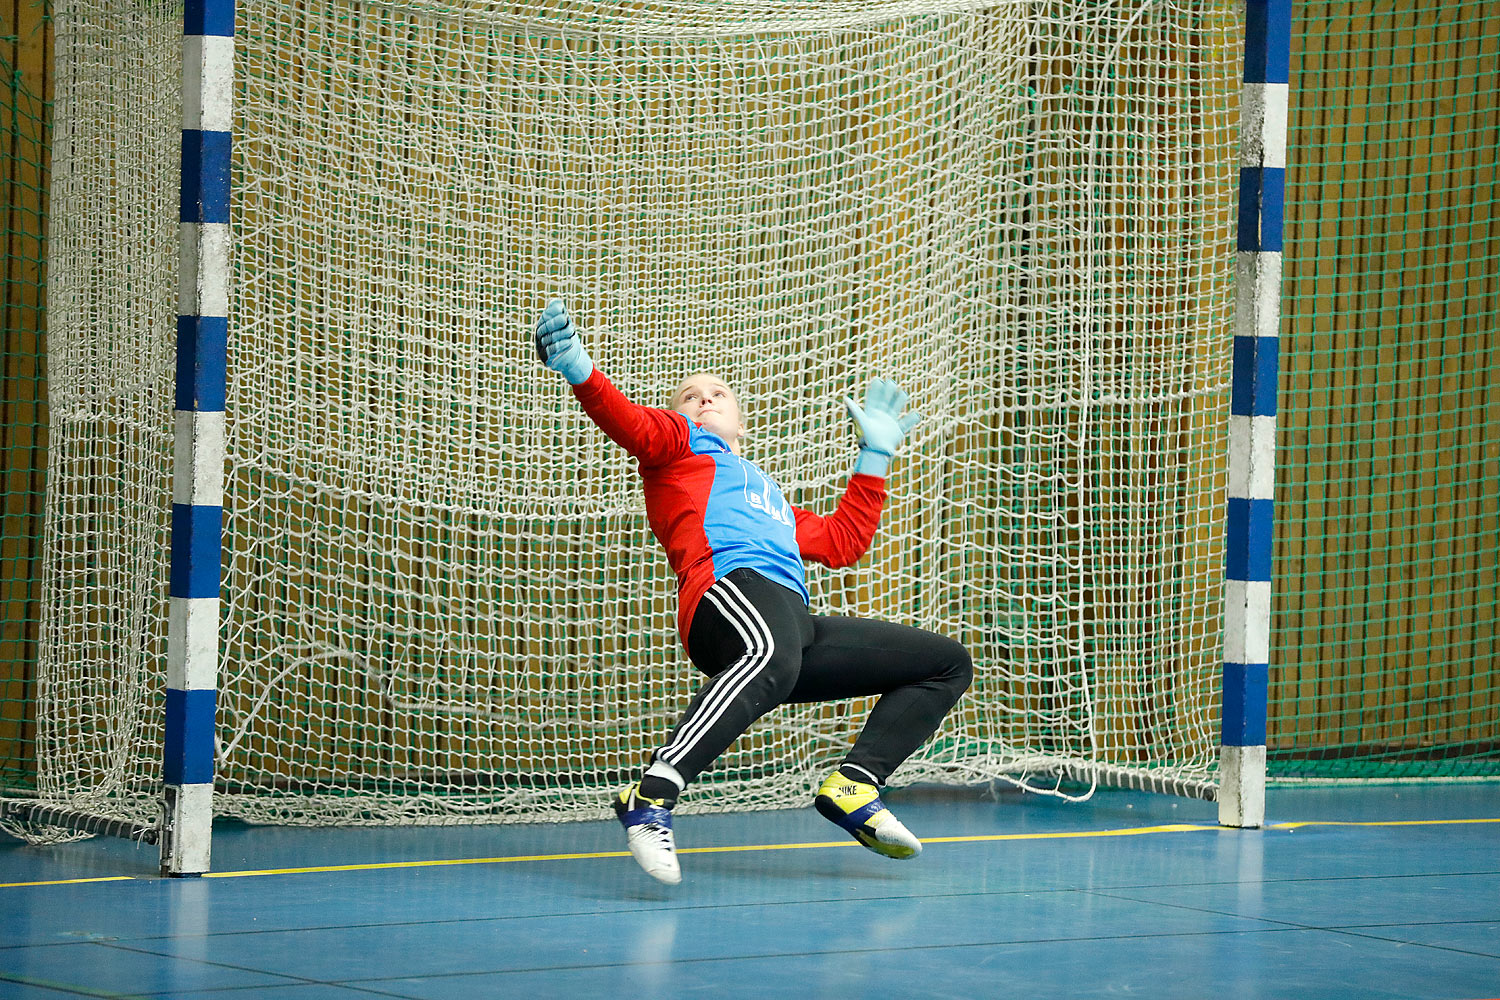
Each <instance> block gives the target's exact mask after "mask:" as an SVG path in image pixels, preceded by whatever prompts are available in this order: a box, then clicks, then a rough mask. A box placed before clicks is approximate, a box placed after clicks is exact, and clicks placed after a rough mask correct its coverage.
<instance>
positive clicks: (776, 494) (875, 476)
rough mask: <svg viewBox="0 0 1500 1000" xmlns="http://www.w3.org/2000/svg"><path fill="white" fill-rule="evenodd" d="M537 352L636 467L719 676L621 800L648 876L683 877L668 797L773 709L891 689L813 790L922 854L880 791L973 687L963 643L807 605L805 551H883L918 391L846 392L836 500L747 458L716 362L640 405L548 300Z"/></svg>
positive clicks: (897, 847) (685, 634) (704, 664)
mask: <svg viewBox="0 0 1500 1000" xmlns="http://www.w3.org/2000/svg"><path fill="white" fill-rule="evenodd" d="M536 349H537V353H538V355H539V356H540V357H541V359H542V360H543V361H544V362H545V363H546V365H547V367H548V368H551V369H553V370H555V371H557V372H560V373H561V374H562V375H563V377H564V378H566V379H567V380H568V382H569V383H570V384H571V385H572V386H573V394H574V395H575V396H576V397H577V398H578V401H579V402H580V403H581V404H582V405H583V408H584V410H585V411H586V412H587V413H588V415H589V416H590V417H591V418H592V419H593V421H594V422H595V423H596V424H598V425H599V427H600V428H601V429H603V431H604V432H605V433H606V434H608V435H609V436H610V438H612V439H613V440H614V441H615V442H616V443H617V444H619V445H620V446H621V447H622V448H624V449H625V450H626V451H628V452H629V453H630V454H631V455H633V456H634V457H635V458H636V459H637V460H638V462H639V463H640V473H641V479H642V481H643V485H644V488H645V496H646V514H647V517H648V518H649V520H650V522H651V530H652V531H653V532H655V534H656V537H657V540H658V541H660V542H661V544H662V546H663V547H664V548H665V549H666V551H667V558H668V561H669V562H670V563H671V565H672V569H673V570H674V571H675V572H676V574H677V594H678V629H679V633H680V635H681V638H682V640H683V644H684V645H685V647H686V648H687V652H688V655H689V657H691V658H692V661H693V663H694V665H695V666H696V667H697V668H698V669H699V670H701V671H702V672H703V673H704V674H706V675H707V676H708V678H709V679H708V681H707V682H706V683H705V684H704V685H703V687H702V688H700V689H699V690H698V692H697V694H696V695H694V697H693V699H692V701H691V702H690V703H689V704H688V706H687V709H686V710H685V711H684V712H683V713H682V717H681V718H680V719H679V720H678V721H677V725H676V726H675V727H674V728H673V729H672V732H671V734H670V735H669V736H668V737H667V740H666V742H665V743H664V744H662V745H661V746H660V747H659V748H657V750H656V752H655V753H654V754H653V755H652V757H651V763H650V764H649V766H648V767H647V768H646V769H645V773H644V774H643V775H642V776H641V778H640V780H639V781H638V782H636V783H635V784H633V785H631V786H630V787H628V788H626V789H624V790H623V791H621V792H620V793H619V795H617V796H616V798H615V801H614V807H615V812H616V813H617V814H618V815H619V817H620V822H621V823H622V824H623V825H624V826H625V830H626V835H627V840H628V842H629V846H630V852H631V854H632V855H633V856H634V857H635V859H636V861H637V862H639V864H640V866H641V867H642V868H644V869H645V870H646V872H647V873H648V874H650V875H651V876H653V877H654V878H657V879H659V880H661V881H662V882H667V883H676V882H679V881H681V879H682V874H681V870H680V868H679V866H678V862H677V853H676V846H675V843H674V841H673V836H672V812H671V810H672V807H673V806H674V805H676V803H677V798H678V796H679V795H680V794H682V792H683V790H684V789H685V788H686V787H687V786H688V784H690V783H691V782H692V781H693V779H694V778H696V777H697V776H698V775H699V774H700V773H702V772H703V771H704V770H705V769H707V768H708V767H709V765H711V764H712V763H713V762H714V760H716V759H717V758H718V757H719V755H721V754H722V753H724V751H725V750H727V749H729V747H730V746H731V745H732V744H733V743H734V742H735V740H737V739H739V737H740V736H741V735H742V734H743V733H744V732H745V731H746V730H747V729H749V728H750V725H751V723H753V722H754V721H755V720H756V719H758V718H760V717H761V716H762V715H764V714H765V713H767V712H769V711H770V710H771V709H773V708H775V707H776V706H778V705H784V704H788V703H791V702H815V701H829V700H833V699H837V698H855V697H865V696H872V695H878V696H880V697H879V701H877V702H876V704H875V707H874V708H873V709H872V710H871V712H870V716H869V718H868V719H867V720H866V722H865V725H864V729H863V730H862V731H861V733H860V735H859V738H858V739H857V740H856V741H855V743H854V746H853V747H852V748H851V749H850V751H849V754H848V756H847V757H846V758H845V759H844V762H843V764H841V765H840V767H839V768H838V770H837V771H835V772H834V773H833V774H831V775H829V776H828V779H827V780H826V781H824V782H823V784H822V787H821V788H819V789H818V793H817V796H816V798H815V800H814V804H815V805H816V807H817V809H818V811H819V812H820V813H822V814H823V815H824V816H825V817H827V818H828V819H830V820H831V821H833V822H834V823H837V824H838V825H839V826H841V827H843V828H844V829H845V830H847V831H848V832H849V833H851V834H853V836H854V837H855V839H856V840H858V841H859V842H860V843H861V844H863V845H864V846H865V847H868V848H869V849H870V850H872V851H874V852H876V853H877V854H882V855H884V856H886V857H889V858H910V857H915V856H916V855H917V854H918V853H920V851H921V850H922V845H921V842H919V841H918V840H917V838H916V837H914V836H912V834H911V832H910V831H909V830H907V829H906V827H904V826H902V825H901V823H900V821H898V820H897V819H896V818H895V817H894V816H892V815H891V813H890V810H888V809H887V808H886V807H885V805H884V803H882V802H881V800H880V787H881V786H882V785H883V784H884V783H885V781H886V779H887V778H889V777H890V775H891V773H892V772H893V771H894V770H895V769H896V767H897V766H898V765H900V764H901V762H902V761H904V760H906V758H907V757H909V756H910V755H911V754H912V753H913V752H914V751H915V750H916V749H917V747H919V746H920V745H921V744H922V742H923V741H924V740H926V739H927V737H929V736H931V735H932V733H933V731H934V730H936V729H937V727H938V724H939V723H941V722H942V720H943V717H944V716H945V715H947V714H948V711H949V710H950V709H951V708H952V707H953V705H954V704H955V703H956V702H957V701H958V699H959V697H960V696H961V695H962V694H963V693H964V691H965V690H967V689H968V686H969V682H970V680H971V679H972V677H973V666H972V663H971V661H970V658H969V654H968V651H967V650H965V649H964V647H963V646H961V645H959V644H958V643H957V642H954V641H952V640H951V639H947V638H944V637H943V636H940V635H936V634H934V633H932V632H927V631H924V630H922V629H918V628H912V627H909V626H904V625H894V624H890V623H888V622H882V621H874V620H866V619H859V618H838V617H830V616H825V615H814V614H811V613H809V611H808V592H807V584H806V582H805V579H804V576H805V574H804V570H803V562H804V560H812V561H814V562H819V563H823V564H824V565H827V566H834V567H838V566H848V565H852V564H853V563H854V562H856V561H857V560H858V559H859V558H860V557H861V556H863V555H864V554H865V552H866V551H867V550H868V549H869V547H870V542H871V540H872V539H873V537H874V534H875V528H876V526H877V525H878V524H879V521H880V511H881V507H882V506H883V505H884V503H885V498H886V490H885V476H886V471H887V469H888V468H889V466H890V462H891V459H892V457H893V456H894V455H895V453H896V450H897V448H898V447H899V446H900V444H901V441H902V439H903V438H904V437H905V436H906V434H907V432H908V431H910V430H911V428H912V427H913V426H914V425H915V424H916V422H917V420H918V419H919V417H918V415H916V414H910V415H903V413H902V411H903V409H904V408H905V406H906V401H907V397H906V394H905V393H903V392H901V390H900V389H898V388H897V387H896V386H895V385H894V384H893V383H890V382H883V381H879V380H877V381H874V382H872V383H871V384H870V388H869V392H868V394H867V396H866V398H865V404H864V406H863V407H861V406H859V405H857V404H856V403H854V402H853V401H852V400H845V403H846V405H847V407H848V410H849V413H850V415H851V416H852V417H853V419H854V422H855V424H856V426H857V428H858V430H859V432H860V434H861V439H860V451H859V458H858V459H857V461H856V462H855V465H854V471H853V474H852V475H851V476H850V479H849V485H848V487H847V488H846V489H845V491H844V495H843V498H842V499H841V500H840V501H839V504H838V508H837V509H836V510H835V511H834V512H833V513H832V514H830V515H828V516H826V517H820V516H818V515H817V514H813V513H810V512H808V511H805V510H800V509H798V508H795V507H792V506H790V505H789V504H788V503H787V502H786V500H785V499H784V498H783V497H782V494H781V490H780V489H779V488H778V487H777V486H776V484H775V483H774V482H772V481H771V479H770V477H769V476H767V475H766V474H765V473H764V472H763V471H761V469H760V468H759V467H758V466H756V465H755V464H754V463H753V462H750V461H748V460H747V459H745V458H743V457H742V456H741V442H742V439H743V438H744V436H745V425H744V423H743V422H742V421H741V418H740V409H739V403H738V401H737V400H736V398H735V395H734V392H733V391H732V390H731V389H730V388H729V386H728V385H726V384H725V383H724V381H723V380H722V379H720V378H719V377H717V376H715V375H708V374H699V375H692V376H690V377H688V378H687V379H685V380H684V381H683V383H682V384H681V385H680V386H679V387H678V389H677V392H676V393H675V394H674V396H673V397H672V409H670V410H665V409H653V408H649V407H645V406H638V405H636V404H635V403H632V402H630V401H629V400H628V399H626V398H625V397H624V395H622V394H621V393H620V391H619V390H618V389H616V388H615V387H614V385H612V384H611V383H610V381H609V379H607V378H605V377H604V374H603V373H602V372H600V371H599V370H598V369H597V368H596V367H595V366H594V363H593V361H592V360H590V358H589V356H588V354H587V352H586V351H585V350H584V348H583V342H582V340H581V339H580V337H579V335H578V331H577V329H576V328H575V327H574V325H573V322H572V319H571V318H570V317H569V315H568V312H567V309H566V308H565V307H564V305H563V304H562V303H561V302H560V301H557V300H553V301H552V302H550V303H548V305H547V307H546V309H545V311H544V312H543V313H542V316H541V319H540V321H538V323H537V326H536Z"/></svg>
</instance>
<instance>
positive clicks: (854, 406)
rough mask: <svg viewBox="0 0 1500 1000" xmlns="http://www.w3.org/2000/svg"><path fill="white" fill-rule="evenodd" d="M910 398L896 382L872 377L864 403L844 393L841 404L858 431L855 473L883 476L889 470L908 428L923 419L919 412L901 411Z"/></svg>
mask: <svg viewBox="0 0 1500 1000" xmlns="http://www.w3.org/2000/svg"><path fill="white" fill-rule="evenodd" d="M909 398H910V397H908V396H907V395H906V393H904V392H902V391H901V388H900V387H899V386H897V385H896V383H894V382H891V381H889V380H887V379H879V378H877V379H874V380H872V381H871V382H870V387H869V388H868V389H866V390H865V405H864V406H860V405H859V404H858V403H856V402H855V401H854V400H853V399H850V398H849V397H847V396H846V397H845V398H844V406H845V407H847V408H848V410H849V416H850V417H852V418H853V419H854V424H855V426H856V427H858V428H859V433H860V439H859V460H858V461H856V462H855V463H854V471H855V472H856V473H863V474H864V475H869V476H880V477H882V478H884V476H885V474H886V473H887V472H888V471H889V470H890V465H891V459H892V458H893V457H894V456H895V454H896V450H897V449H898V448H900V447H901V442H902V440H903V439H904V438H905V437H906V435H907V432H908V431H910V430H911V429H912V428H913V427H915V426H917V422H918V421H920V420H921V419H922V415H921V414H920V413H908V414H906V415H905V416H903V415H902V412H901V411H902V410H904V409H906V403H907V400H908V399H909Z"/></svg>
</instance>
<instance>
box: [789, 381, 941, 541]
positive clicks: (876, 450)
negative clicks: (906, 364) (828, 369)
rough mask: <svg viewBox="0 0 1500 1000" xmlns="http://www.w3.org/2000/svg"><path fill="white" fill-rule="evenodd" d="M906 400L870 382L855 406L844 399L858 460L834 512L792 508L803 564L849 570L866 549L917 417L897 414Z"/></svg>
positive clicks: (891, 387) (888, 385) (891, 386)
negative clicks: (824, 513)
mask: <svg viewBox="0 0 1500 1000" xmlns="http://www.w3.org/2000/svg"><path fill="white" fill-rule="evenodd" d="M908 399H909V397H908V396H907V394H906V393H904V392H902V391H901V389H900V387H898V386H897V385H896V383H894V382H890V381H887V380H885V379H876V380H874V381H873V382H871V383H870V387H869V389H867V390H866V392H865V403H864V405H863V406H860V405H859V404H858V403H856V402H855V401H854V400H853V399H848V398H846V399H845V400H844V406H845V407H846V408H847V409H848V410H849V416H850V417H851V418H852V419H853V420H854V424H855V426H856V427H857V428H858V429H859V432H860V441H859V458H858V459H856V460H855V463H854V472H853V474H852V475H851V476H850V477H849V485H848V486H847V487H845V489H844V495H843V496H842V497H840V498H839V505H838V508H837V509H836V510H835V511H834V512H833V513H832V514H829V515H827V516H826V517H823V516H819V515H817V514H814V513H812V512H811V511H806V510H802V509H800V508H795V509H794V512H795V516H796V519H797V546H798V548H800V549H801V551H802V558H803V559H804V560H808V559H810V560H812V561H813V562H818V563H822V564H823V565H825V566H830V567H833V568H835V569H837V568H839V567H843V566H852V565H854V563H856V562H858V561H859V560H860V558H861V557H863V556H864V554H865V553H866V552H868V551H869V550H870V543H871V542H873V541H874V540H875V529H876V528H877V527H879V525H880V513H881V511H882V510H883V509H884V507H885V499H886V495H887V494H886V488H885V479H886V474H887V473H888V472H889V471H890V466H891V460H892V459H893V458H894V457H895V456H896V452H897V451H898V450H899V449H900V447H901V442H902V441H903V440H905V438H906V435H907V434H908V433H909V432H910V431H911V429H912V428H913V427H915V426H916V425H917V422H918V421H919V420H921V419H922V415H921V414H920V413H905V414H904V413H903V411H904V410H905V409H906V404H907V402H908Z"/></svg>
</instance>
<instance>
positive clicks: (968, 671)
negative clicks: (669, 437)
mask: <svg viewBox="0 0 1500 1000" xmlns="http://www.w3.org/2000/svg"><path fill="white" fill-rule="evenodd" d="M688 653H689V655H690V656H692V658H693V663H694V664H696V665H697V667H698V669H700V670H702V671H703V672H704V673H706V674H708V675H709V678H710V680H709V681H708V683H707V684H705V685H704V686H703V687H702V688H701V689H699V691H698V693H697V694H696V695H694V697H693V700H692V702H691V703H690V704H689V705H688V708H687V711H686V712H684V713H683V715H682V718H681V719H679V720H678V722H677V726H676V728H674V729H673V730H672V734H671V736H670V737H669V738H668V740H667V743H666V745H665V746H663V747H662V748H661V749H660V750H658V751H657V752H656V757H657V759H659V760H663V761H665V762H666V763H668V764H671V765H672V766H673V767H674V768H676V769H677V772H678V773H679V774H680V775H682V777H683V779H684V780H686V781H688V782H691V781H692V780H693V779H694V778H695V777H697V776H698V775H699V774H700V773H701V772H702V771H703V770H705V769H706V768H707V767H708V766H709V765H710V764H712V763H713V762H714V760H716V759H717V758H718V757H719V755H720V754H722V753H723V752H724V751H725V750H728V749H729V747H730V746H731V745H732V744H733V743H734V741H735V740H737V739H739V737H740V736H741V735H742V734H743V733H744V732H745V730H747V729H749V728H750V724H751V723H753V722H754V721H755V720H756V719H758V718H760V717H761V716H762V715H765V714H766V713H767V712H769V711H770V710H771V709H773V708H775V707H776V706H777V705H784V704H788V703H793V702H814V701H832V700H835V699H838V698H857V697H866V696H870V695H879V696H880V700H879V701H878V702H876V704H875V707H874V709H873V710H871V712H870V717H869V719H868V720H867V721H866V722H865V727H864V730H863V731H862V732H861V733H860V735H859V739H858V740H856V741H855V744H854V747H853V749H851V750H850V751H849V755H848V757H847V758H845V760H846V761H847V762H848V763H850V764H855V765H858V766H859V767H861V768H863V769H864V770H866V771H868V772H869V773H870V774H872V775H873V776H874V777H875V778H876V779H877V780H879V781H880V782H882V783H884V782H885V780H886V779H887V778H889V777H890V775H891V772H892V771H894V770H895V769H896V767H897V766H898V765H899V764H900V763H901V762H902V761H904V760H906V758H907V757H909V756H911V754H912V753H913V752H914V751H915V750H916V749H917V748H918V747H919V746H921V745H922V742H923V741H924V740H926V739H927V737H929V736H931V735H932V734H933V732H934V731H935V730H936V729H937V727H938V725H939V724H940V723H941V722H942V721H943V717H944V716H945V715H947V714H948V710H949V709H951V708H952V707H953V705H954V704H955V703H956V702H957V701H958V699H959V696H960V695H962V694H963V693H964V691H966V690H967V689H968V687H969V682H970V680H972V679H973V674H974V668H973V663H972V661H971V659H970V657H969V653H968V650H966V649H964V647H963V646H961V645H959V644H958V643H957V642H954V641H953V640H952V639H947V638H944V637H943V636H940V635H937V634H936V633H933V632H928V631H925V630H924V629H919V628H913V627H911V626H908V625H893V624H891V623H889V622H883V621H875V620H870V619H861V618H834V617H829V616H823V615H813V614H809V613H808V610H807V605H805V604H804V603H803V602H802V598H801V595H799V594H796V593H794V592H792V591H790V590H788V589H787V588H785V587H783V586H781V585H780V584H776V583H772V582H771V581H769V580H767V579H766V578H765V577H763V576H761V575H760V574H759V573H757V572H755V571H754V570H748V569H742V570H735V571H734V572H732V573H730V574H729V575H727V576H725V577H723V578H722V579H720V580H719V581H718V582H717V583H715V584H714V585H713V586H712V587H710V588H709V590H708V592H707V593H706V594H704V595H703V600H702V602H700V603H699V605H698V607H697V610H696V611H694V613H693V625H692V631H691V633H690V634H689V635H688Z"/></svg>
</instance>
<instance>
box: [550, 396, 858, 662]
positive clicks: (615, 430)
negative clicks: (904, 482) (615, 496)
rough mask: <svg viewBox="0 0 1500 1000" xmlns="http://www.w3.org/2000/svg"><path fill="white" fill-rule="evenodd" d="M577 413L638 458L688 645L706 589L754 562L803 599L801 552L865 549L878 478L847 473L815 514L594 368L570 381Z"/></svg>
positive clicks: (847, 553)
mask: <svg viewBox="0 0 1500 1000" xmlns="http://www.w3.org/2000/svg"><path fill="white" fill-rule="evenodd" d="M573 394H574V395H575V396H577V397H578V401H579V402H580V403H581V404H583V408H584V411H585V412H587V413H588V415H589V417H590V418H591V419H592V420H593V421H594V423H596V424H598V425H599V427H600V428H601V429H602V430H603V431H604V432H605V433H606V434H608V435H609V436H610V438H611V439H613V440H614V441H615V443H616V444H618V445H620V447H622V448H624V449H625V450H626V451H627V452H629V453H630V454H631V455H633V456H634V457H635V458H636V460H637V461H638V462H639V463H640V466H639V467H640V473H641V480H642V483H643V485H644V488H645V496H646V517H647V519H648V520H649V521H650V523H651V530H652V532H653V533H654V534H655V535H656V539H657V541H659V542H661V544H662V547H663V548H664V549H666V551H667V561H668V562H670V563H671V564H672V570H673V571H674V572H675V573H676V574H677V628H678V634H679V635H680V637H681V638H682V641H683V644H684V645H686V643H687V637H688V634H689V631H690V630H691V629H692V623H693V612H694V610H695V609H696V608H697V606H698V601H699V600H700V599H701V598H702V597H703V593H704V591H706V590H708V588H709V587H711V586H713V584H714V582H715V581H717V580H718V579H720V578H721V577H723V576H724V575H726V574H728V573H730V572H732V571H733V570H736V569H746V568H748V569H753V570H756V571H757V572H759V573H760V574H761V575H763V576H765V577H766V578H767V579H770V580H773V581H775V582H777V583H779V584H781V585H782V586H785V587H787V588H789V589H791V590H793V591H795V592H796V593H798V594H800V595H802V599H803V600H804V601H806V600H807V599H808V593H807V581H806V573H805V571H804V568H803V561H804V560H808V559H810V560H812V561H813V562H818V563H822V564H823V565H825V566H831V567H835V568H837V567H841V566H850V565H853V564H854V563H855V562H857V561H858V560H859V558H860V557H861V556H863V555H864V554H865V552H867V551H868V550H869V548H870V542H871V541H872V540H873V539H874V537H875V528H876V527H877V526H878V525H879V523H880V512H881V509H882V508H883V507H884V506H885V498H886V490H885V480H884V479H881V478H879V477H877V476H868V475H855V476H851V477H850V479H849V485H848V487H846V488H845V490H844V495H843V497H842V498H841V499H840V500H839V504H838V508H837V509H836V510H835V511H834V512H833V513H832V514H830V515H828V516H826V517H823V516H819V515H817V514H814V513H812V512H811V511H806V510H802V509H801V508H798V507H793V506H791V505H790V504H788V503H787V502H786V500H785V498H784V497H783V496H782V493H781V489H780V487H778V486H777V485H776V484H775V483H774V482H772V481H771V477H769V476H767V475H766V474H765V472H763V471H762V470H761V469H760V467H759V466H757V465H756V464H755V463H754V462H750V461H748V460H746V459H744V458H741V457H740V456H738V455H736V454H734V452H733V451H732V450H731V449H730V447H729V445H728V444H727V443H725V441H724V439H723V438H721V437H719V436H718V435H717V434H713V433H711V432H709V431H706V430H704V429H703V428H702V427H700V426H698V425H697V424H696V423H694V422H693V421H691V420H689V419H688V418H687V417H685V416H683V415H682V414H681V413H677V412H676V411H673V410H661V409H653V408H650V407H645V406H639V405H637V404H635V403H632V402H631V401H630V400H628V399H626V398H625V396H624V394H623V393H621V392H620V390H619V389H617V388H615V386H614V384H613V383H611V382H610V381H609V379H608V378H606V377H605V376H604V374H603V373H602V372H600V371H599V369H598V368H595V369H594V372H593V374H592V375H590V376H589V378H588V380H587V381H586V382H583V383H582V384H580V385H576V386H574V387H573Z"/></svg>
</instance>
